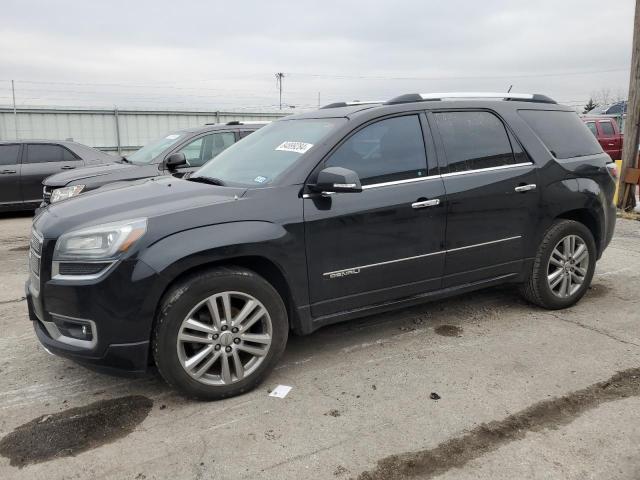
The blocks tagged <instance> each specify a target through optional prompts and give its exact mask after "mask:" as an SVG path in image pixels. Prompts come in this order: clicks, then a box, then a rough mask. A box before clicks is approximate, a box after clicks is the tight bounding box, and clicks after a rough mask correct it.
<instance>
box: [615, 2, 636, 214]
mask: <svg viewBox="0 0 640 480" xmlns="http://www.w3.org/2000/svg"><path fill="white" fill-rule="evenodd" d="M639 141H640V0H636V14H635V20H634V24H633V44H632V49H631V75H630V77H629V101H628V104H627V120H626V122H625V127H624V148H623V152H622V168H621V172H620V188H619V190H618V191H619V192H620V194H619V195H618V208H622V209H623V210H631V209H633V207H634V206H635V203H636V197H635V185H634V184H632V183H626V182H628V181H629V180H630V178H629V179H628V178H627V171H628V170H629V169H632V168H636V165H637V161H638V143H639Z"/></svg>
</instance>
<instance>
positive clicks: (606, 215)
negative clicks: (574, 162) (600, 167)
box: [538, 177, 615, 257]
mask: <svg viewBox="0 0 640 480" xmlns="http://www.w3.org/2000/svg"><path fill="white" fill-rule="evenodd" d="M610 194H611V192H606V191H603V189H602V188H601V186H600V184H599V183H598V182H596V181H595V180H593V179H591V178H584V177H579V178H571V179H567V180H562V181H559V182H554V183H552V184H549V185H548V186H547V187H546V188H545V190H544V194H543V199H542V205H544V206H545V208H546V209H547V212H546V214H545V225H543V227H544V228H543V229H541V231H540V238H539V239H538V241H540V240H541V238H542V235H543V234H544V231H546V229H547V228H549V226H550V225H551V223H552V222H553V221H554V220H555V219H556V218H558V217H567V218H574V216H575V217H576V218H577V219H579V218H582V217H581V215H582V216H587V218H586V220H588V221H590V222H591V223H592V225H588V226H589V227H590V228H592V229H593V230H594V236H595V237H596V238H595V239H596V244H597V247H598V257H600V256H601V255H602V252H603V251H604V249H605V247H606V246H607V244H608V243H609V240H610V239H611V236H612V235H613V225H612V222H615V210H614V211H613V213H612V212H611V207H612V206H609V204H610V203H611V202H610V201H609V200H608V198H610Z"/></svg>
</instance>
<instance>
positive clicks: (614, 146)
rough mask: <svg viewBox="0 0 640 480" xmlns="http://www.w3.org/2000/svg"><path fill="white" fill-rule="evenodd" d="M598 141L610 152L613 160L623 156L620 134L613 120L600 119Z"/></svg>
mask: <svg viewBox="0 0 640 480" xmlns="http://www.w3.org/2000/svg"><path fill="white" fill-rule="evenodd" d="M598 133H599V136H598V141H599V142H600V145H601V146H602V149H603V150H604V151H605V152H607V153H608V154H609V156H610V157H611V158H612V159H613V160H620V158H621V156H622V155H621V154H622V152H621V150H622V148H621V144H620V143H621V141H620V136H619V135H617V134H616V130H615V128H614V126H613V122H612V120H598Z"/></svg>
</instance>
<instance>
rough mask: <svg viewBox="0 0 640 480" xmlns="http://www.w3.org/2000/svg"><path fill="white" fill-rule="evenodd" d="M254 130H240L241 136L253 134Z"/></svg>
mask: <svg viewBox="0 0 640 480" xmlns="http://www.w3.org/2000/svg"><path fill="white" fill-rule="evenodd" d="M253 132H254V130H242V131H241V132H240V138H244V137H246V136H248V135H251V134H252V133H253Z"/></svg>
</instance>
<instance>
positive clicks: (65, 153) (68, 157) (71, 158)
mask: <svg viewBox="0 0 640 480" xmlns="http://www.w3.org/2000/svg"><path fill="white" fill-rule="evenodd" d="M77 160H80V157H78V156H77V155H76V154H75V153H73V152H72V151H71V150H69V149H68V148H65V147H62V161H63V162H75V161H77Z"/></svg>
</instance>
